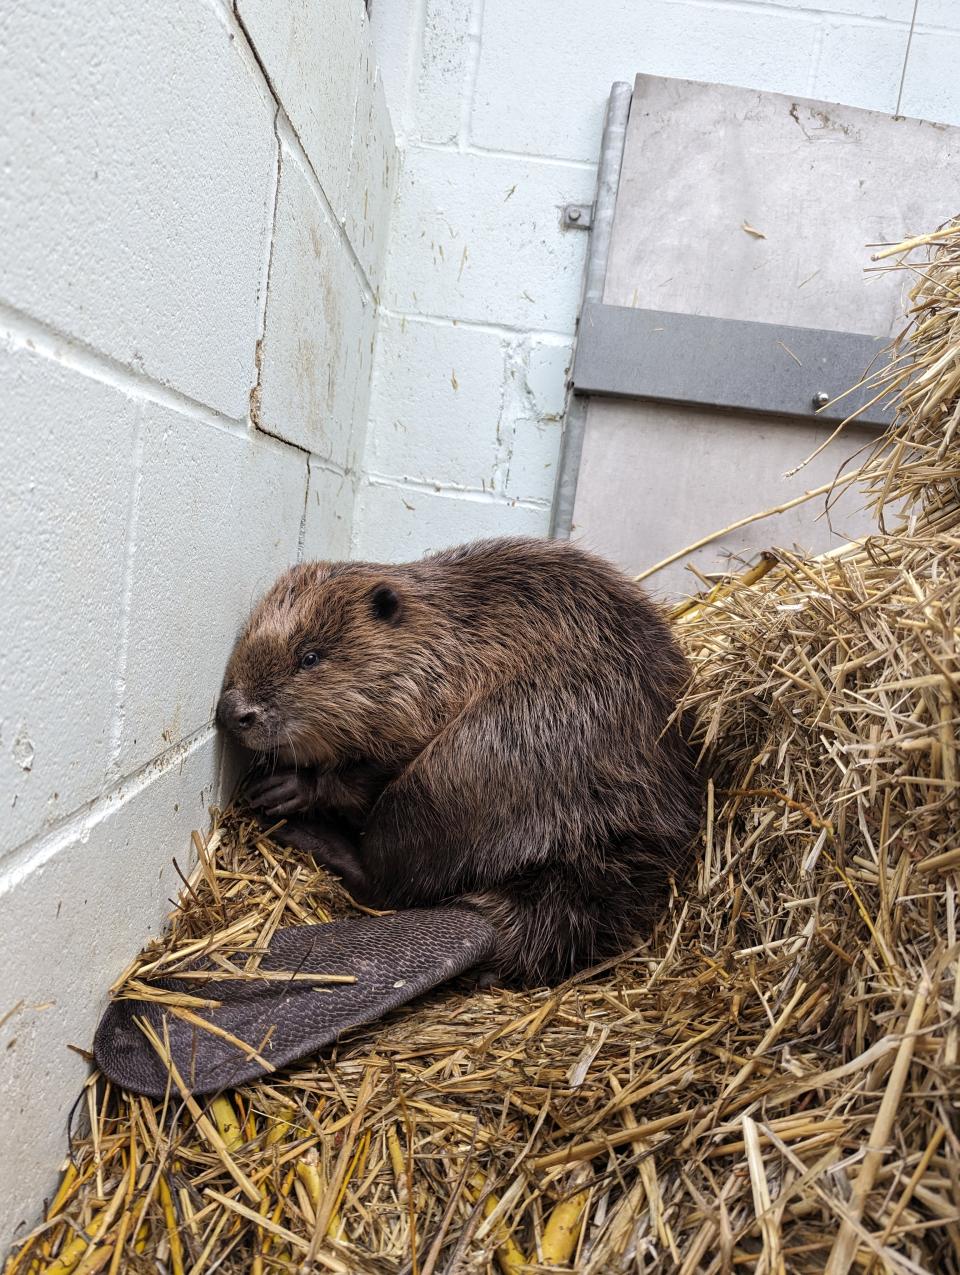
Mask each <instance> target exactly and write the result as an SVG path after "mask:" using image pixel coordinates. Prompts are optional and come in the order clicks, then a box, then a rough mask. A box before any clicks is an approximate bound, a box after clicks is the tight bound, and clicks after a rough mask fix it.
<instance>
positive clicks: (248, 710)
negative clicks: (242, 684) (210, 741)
mask: <svg viewBox="0 0 960 1275" xmlns="http://www.w3.org/2000/svg"><path fill="white" fill-rule="evenodd" d="M260 717H261V713H260V709H259V708H257V706H256V704H251V703H250V702H249V700H247V699H244V697H243V694H242V693H241V692H240V691H238V690H237V689H236V688H234V687H232V688H231V689H230V690H229V691H224V692H223V694H222V695H221V696H220V702H219V704H217V721H218V723H219V724H220V725H221V726H222V727H223V728H224V730H229V731H233V732H234V733H235V734H239V733H242V732H243V731H248V730H250V728H251V727H253V726H256V724H257V723H258V722H259V720H260Z"/></svg>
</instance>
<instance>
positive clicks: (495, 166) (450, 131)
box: [355, 0, 960, 559]
mask: <svg viewBox="0 0 960 1275" xmlns="http://www.w3.org/2000/svg"><path fill="white" fill-rule="evenodd" d="M913 9H914V0H586V2H585V0H523V3H517V2H516V0H374V3H373V14H372V27H373V34H374V39H375V41H376V44H377V49H378V53H379V56H380V60H381V66H382V70H383V75H384V80H385V83H386V88H387V100H388V102H389V104H390V109H391V115H392V117H393V119H394V122H395V125H396V127H397V130H398V135H399V138H400V141H401V149H402V156H401V175H400V182H399V188H398V197H397V200H398V202H397V207H396V210H395V213H394V219H393V231H392V235H391V243H390V250H389V259H388V266H387V275H386V280H385V283H384V287H383V294H382V295H383V301H384V310H383V314H382V316H381V319H380V323H381V333H380V340H379V342H378V353H377V361H376V366H375V369H374V378H373V388H372V393H371V401H370V421H369V427H368V431H367V451H366V455H365V460H364V480H363V484H362V486H361V489H360V496H359V505H358V510H357V519H356V533H355V551H356V552H357V553H358V554H359V555H361V556H368V557H380V558H385V559H397V558H403V557H410V556H416V555H418V554H419V553H421V552H423V551H426V550H428V549H433V548H438V547H440V546H442V545H444V544H452V543H457V542H458V541H461V540H466V539H469V538H470V537H472V536H476V535H482V534H497V533H499V534H507V533H533V534H543V533H545V532H546V531H547V529H548V526H549V514H550V502H551V497H552V492H553V485H554V480H555V469H556V461H557V454H558V450H559V440H560V415H561V413H562V406H563V398H564V380H565V375H566V368H567V366H568V363H569V356H570V348H571V337H572V333H573V331H574V324H575V320H576V313H577V307H578V304H579V297H580V284H581V271H582V265H583V255H584V250H585V247H586V236H585V235H584V234H583V233H582V232H578V231H563V230H561V229H560V217H559V214H560V209H561V207H562V206H563V204H565V203H567V202H569V201H577V202H588V201H590V200H592V198H593V187H594V179H595V160H596V157H597V153H598V149H599V144H600V134H601V130H602V123H603V111H604V107H605V104H606V99H607V95H608V93H609V90H610V85H611V83H612V82H613V81H614V80H618V79H619V80H626V81H628V82H631V83H632V81H633V78H634V76H635V75H636V74H637V73H638V72H646V73H648V74H653V75H666V76H675V77H680V78H687V79H697V80H712V81H717V82H720V83H727V84H737V85H742V86H745V87H748V88H757V89H765V90H769V91H772V92H781V93H793V94H796V95H797V96H803V97H811V98H821V99H823V100H826V101H832V102H842V103H846V104H847V105H850V106H860V107H867V108H872V109H875V110H880V111H889V112H891V113H893V112H894V110H895V109H896V108H897V103H898V98H900V105H899V109H900V112H901V113H902V114H904V115H912V116H919V117H921V118H927V119H932V120H936V121H940V122H943V123H949V124H960V77H958V76H957V74H956V67H957V65H958V59H960V0H918V3H917V14H916V16H917V22H916V26H915V29H914V32H913V39H912V41H911V42H910V53H909V58H907V57H906V54H907V45H908V38H909V35H910V22H911V17H912V15H913ZM905 63H906V68H905V71H904V64H905ZM901 76H903V86H902V94H901ZM652 177H653V178H654V179H656V180H665V181H668V180H669V173H661V174H653V175H652ZM943 211H944V215H948V214H950V213H952V212H954V211H955V210H954V209H944V210H943ZM915 230H916V227H912V226H904V227H903V231H904V232H905V233H910V232H913V231H915Z"/></svg>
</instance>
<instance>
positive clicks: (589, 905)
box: [217, 539, 702, 986]
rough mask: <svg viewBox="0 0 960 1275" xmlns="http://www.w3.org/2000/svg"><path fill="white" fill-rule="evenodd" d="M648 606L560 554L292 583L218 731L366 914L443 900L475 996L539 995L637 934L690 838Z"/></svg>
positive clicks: (270, 610)
mask: <svg viewBox="0 0 960 1275" xmlns="http://www.w3.org/2000/svg"><path fill="white" fill-rule="evenodd" d="M687 671H688V670H687V665H686V662H685V660H684V657H683V655H682V653H681V651H680V649H679V647H678V645H677V643H676V641H675V640H674V638H673V636H672V634H671V632H670V629H669V626H668V624H667V622H666V620H665V618H664V616H663V615H662V614H661V612H660V610H659V609H658V608H657V607H656V606H655V605H654V604H653V603H652V602H651V601H650V599H649V598H648V597H647V596H646V595H645V593H644V592H643V590H642V589H641V588H640V587H639V586H638V585H636V584H634V583H633V581H631V580H630V579H629V578H628V577H627V576H625V575H624V574H623V573H622V572H620V571H619V570H617V569H616V568H615V567H613V566H611V565H610V564H609V563H607V562H605V561H603V560H601V559H600V558H597V557H594V556H593V555H591V554H589V553H587V552H585V551H583V550H582V549H580V548H577V547H575V546H573V545H571V544H569V543H567V542H560V541H548V540H533V539H498V540H487V541H477V542H474V543H472V544H467V545H463V546H461V547H459V548H454V549H448V550H444V551H442V552H439V553H433V554H430V555H429V556H427V557H426V558H424V559H422V560H421V561H418V562H412V563H405V564H402V565H386V564H378V563H367V562H310V563H302V564H300V565H297V566H294V567H291V568H290V569H289V570H288V571H286V572H285V573H284V574H283V575H282V576H281V577H280V578H279V580H277V582H276V583H275V584H274V585H273V587H272V588H271V589H270V590H269V592H268V593H267V594H266V595H265V597H263V599H262V600H261V601H260V602H259V603H258V604H257V605H256V606H255V608H254V610H253V612H252V614H251V616H250V618H249V620H248V621H247V623H246V625H245V626H244V628H243V630H242V632H241V633H240V636H239V637H238V639H237V642H236V645H235V647H234V649H233V652H232V654H231V656H230V659H229V662H228V664H227V669H226V674H225V677H224V682H223V688H222V691H221V694H220V698H219V701H218V706H217V720H218V722H219V724H220V725H221V726H222V727H223V728H224V729H225V730H226V731H228V732H229V733H230V734H231V735H233V736H234V737H235V738H236V739H237V740H238V741H239V742H240V743H241V744H242V745H243V746H244V747H245V748H247V749H250V750H253V751H254V752H256V753H258V754H261V757H262V759H264V760H266V762H267V763H268V765H269V770H268V773H267V774H266V775H263V776H261V778H260V779H259V780H258V781H257V782H256V783H255V784H254V785H253V786H252V787H251V789H250V794H249V795H250V799H251V802H252V804H253V805H254V807H255V808H257V809H258V810H259V811H260V812H261V817H262V818H263V819H264V820H265V821H269V822H276V820H278V819H281V818H286V819H287V820H288V822H287V825H286V828H285V830H284V832H283V833H281V834H280V839H281V840H286V841H288V842H289V843H290V844H292V845H295V846H298V847H301V848H304V849H307V850H309V851H311V852H312V853H313V854H314V855H315V857H316V858H317V860H318V861H319V862H321V863H322V864H323V865H325V866H326V867H327V868H329V869H330V871H331V872H333V873H334V874H335V875H337V876H339V877H340V878H341V879H342V881H343V884H344V886H345V887H346V889H347V890H348V892H349V893H350V894H351V895H352V896H353V897H354V899H355V900H356V901H357V902H359V903H361V904H364V905H367V906H370V907H374V908H407V907H422V906H424V905H441V904H449V903H457V904H461V905H466V906H468V907H470V908H473V909H476V910H478V911H479V912H480V913H481V914H483V915H484V916H485V917H487V918H488V919H489V921H490V922H491V923H492V925H493V928H494V930H495V933H496V947H495V951H494V953H493V956H492V965H491V968H490V971H489V972H488V977H489V976H490V975H491V974H492V976H493V977H496V978H497V979H498V980H501V981H504V982H506V983H509V984H512V985H519V986H531V985H538V984H544V983H547V984H551V983H556V982H559V981H561V980H563V979H564V978H565V977H567V976H568V975H570V974H572V973H574V972H576V971H578V970H581V969H583V968H585V967H587V966H589V965H591V964H593V963H595V962H597V961H599V960H601V959H603V958H605V957H609V956H613V955H615V954H617V953H619V952H621V951H623V950H624V949H625V948H627V947H628V946H630V945H631V944H632V943H633V942H635V941H636V938H637V937H638V936H639V935H641V934H642V933H643V932H644V931H645V930H647V929H648V927H649V926H650V924H651V922H652V921H653V920H654V919H655V917H656V915H657V913H658V911H659V910H660V909H662V907H663V904H664V902H665V899H666V897H667V893H668V889H669V882H670V878H671V876H672V875H674V874H677V873H680V872H681V871H682V870H683V868H684V865H685V864H686V862H687V861H688V857H689V854H690V851H691V847H692V842H693V839H694V837H695V835H696V833H697V830H698V826H699V820H700V810H701V799H702V786H701V780H700V778H699V776H698V773H697V767H696V764H695V758H694V755H693V752H692V750H691V747H690V745H689V743H688V742H687V740H686V738H685V731H684V729H683V723H682V722H681V721H678V720H677V719H676V715H675V709H676V703H677V698H678V695H679V693H680V691H681V688H682V687H683V684H684V682H685V680H686V677H687Z"/></svg>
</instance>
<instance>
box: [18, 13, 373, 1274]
mask: <svg viewBox="0 0 960 1275" xmlns="http://www.w3.org/2000/svg"><path fill="white" fill-rule="evenodd" d="M0 99H2V101H3V102H4V111H3V113H2V116H0V167H2V173H3V178H2V182H0V243H2V244H3V249H2V252H0V422H2V428H0V575H2V578H3V586H4V587H3V599H2V606H0V803H2V808H3V811H4V818H3V820H2V822H0V1056H2V1058H3V1060H4V1066H3V1071H2V1074H0V1125H2V1127H3V1130H4V1145H5V1148H6V1150H5V1153H4V1154H3V1155H2V1156H0V1253H2V1252H3V1250H4V1249H5V1247H6V1244H7V1242H8V1241H9V1240H10V1239H11V1238H12V1237H13V1235H14V1234H15V1232H16V1231H17V1229H18V1228H21V1227H22V1226H23V1225H24V1224H29V1223H31V1222H32V1221H34V1220H35V1216H36V1211H37V1209H38V1207H39V1204H40V1201H41V1199H42V1197H43V1195H44V1193H46V1192H49V1190H50V1189H51V1188H52V1186H53V1184H54V1183H55V1180H56V1171H57V1167H58V1165H59V1163H60V1162H61V1160H62V1157H63V1154H64V1148H65V1145H66V1144H65V1138H64V1134H65V1128H66V1118H67V1112H68V1110H69V1108H70V1106H71V1105H72V1103H73V1102H74V1099H75V1098H76V1096H77V1094H78V1092H79V1091H80V1087H81V1085H82V1083H83V1080H84V1078H85V1076H86V1073H87V1064H86V1063H85V1061H84V1060H83V1058H82V1057H81V1056H80V1055H79V1054H77V1053H75V1052H72V1051H71V1050H70V1048H69V1046H70V1045H76V1046H79V1047H80V1048H83V1049H86V1048H89V1046H90V1043H91V1039H92V1034H93V1029H94V1026H95V1024H96V1021H97V1018H98V1017H99V1014H100V1012H101V1010H102V1008H103V1006H104V1003H105V995H106V989H107V988H108V987H109V985H110V984H111V983H112V982H113V981H114V979H115V978H116V977H117V976H118V975H119V974H120V972H121V971H122V969H123V968H124V966H125V965H126V964H127V963H128V961H129V960H130V958H131V956H132V955H133V954H134V953H135V952H136V951H137V950H138V948H139V947H140V945H141V944H142V943H143V941H144V940H145V939H146V938H147V937H148V936H149V935H150V934H151V933H155V932H156V931H157V929H158V928H159V926H160V924H161V922H162V919H163V917H164V915H165V914H166V912H167V911H168V908H169V903H168V900H169V899H170V898H172V897H174V896H175V894H176V892H177V889H178V881H177V877H176V873H175V871H174V868H173V865H172V861H173V859H174V858H176V859H177V861H178V862H179V863H180V864H181V866H183V867H185V868H186V867H187V866H189V862H190V832H191V830H192V829H194V828H202V827H204V826H205V825H206V822H207V808H208V806H209V805H210V803H211V802H213V801H216V800H219V798H220V785H221V757H220V755H219V750H218V744H217V741H216V738H215V734H214V731H213V727H212V724H211V716H212V708H213V702H214V698H215V695H216V691H217V688H218V684H219V680H220V676H221V674H222V669H223V665H224V662H225V659H226V656H227V653H228V651H229V648H230V645H231V643H232V641H233V638H234V635H235V632H236V630H237V627H238V625H239V623H240V621H241V619H242V618H243V616H244V615H245V613H246V612H247V610H248V608H249V606H250V603H251V602H252V600H253V598H254V597H255V596H256V594H257V592H258V591H259V590H260V589H262V588H264V587H265V586H266V585H267V584H268V583H269V582H270V580H271V579H272V578H273V577H274V576H275V574H276V573H277V572H278V571H280V570H281V569H282V568H283V567H284V566H286V565H287V564H289V563H290V562H292V561H295V560H296V559H297V558H298V557H300V556H303V555H310V556H318V557H319V556H329V557H339V556H343V555H344V554H345V553H347V552H348V551H349V548H350V540H351V534H352V519H353V510H354V503H355V492H356V486H357V481H358V467H359V460H360V457H361V455H362V450H363V443H364V433H365V428H366V419H367V408H368V399H369V385H370V374H371V366H372V353H373V344H374V340H375V311H376V297H377V295H378V292H379V290H380V289H381V287H382V276H383V266H384V255H385V250H386V243H387V236H388V228H389V217H390V209H391V205H392V201H393V192H394V187H395V182H396V172H397V164H396V148H395V143H394V138H393V132H392V127H391V124H390V118H389V114H388V111H387V108H386V101H385V96H384V89H383V84H382V81H381V79H380V77H379V74H378V72H377V69H376V60H375V56H374V53H373V48H372V43H371V38H370V32H369V26H368V23H367V19H366V14H365V9H364V4H363V0H329V2H327V0H309V2H308V0H269V3H268V2H267V0H237V5H236V8H235V9H234V8H232V7H231V6H230V5H229V4H228V3H227V2H226V0H223V2H221V0H167V3H165V4H162V5H152V6H151V5H146V6H134V7H133V8H130V7H129V6H117V5H115V4H111V3H109V2H108V0H84V2H83V3H80V0H58V2H57V3H56V4H52V5H51V4H49V3H44V2H43V0H24V2H23V3H21V4H18V5H15V6H10V7H9V11H5V12H4V14H3V16H2V17H0Z"/></svg>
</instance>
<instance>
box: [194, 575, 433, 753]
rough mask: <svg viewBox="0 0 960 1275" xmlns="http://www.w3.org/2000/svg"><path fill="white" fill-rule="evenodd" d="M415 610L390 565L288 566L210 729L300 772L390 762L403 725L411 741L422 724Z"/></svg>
mask: <svg viewBox="0 0 960 1275" xmlns="http://www.w3.org/2000/svg"><path fill="white" fill-rule="evenodd" d="M423 607H424V604H423V602H422V601H421V600H420V599H419V598H418V597H417V596H416V594H415V592H414V590H413V589H412V588H411V587H410V586H409V583H408V581H406V580H403V579H401V578H400V577H399V576H397V577H395V578H392V577H391V573H390V568H389V567H377V566H369V565H367V564H363V563H326V562H315V563H306V564H303V565H301V566H296V567H292V568H291V569H290V570H289V571H287V572H285V573H284V574H283V575H282V576H281V577H280V579H279V580H278V581H277V583H276V584H275V585H274V586H273V588H272V589H270V591H269V592H268V593H267V594H266V596H265V597H264V598H263V599H262V600H261V601H260V602H259V603H258V604H257V605H256V606H255V607H254V609H253V612H252V614H251V616H250V618H249V620H248V621H247V623H246V625H245V626H244V628H243V631H242V632H241V634H240V636H239V637H238V638H237V641H236V644H235V646H234V648H233V652H232V654H231V656H230V659H229V662H228V664H227V670H226V674H225V676H224V679H223V688H222V690H221V694H220V700H219V703H218V705H217V722H218V723H219V725H220V726H222V727H223V728H224V729H225V730H227V731H229V732H230V734H231V735H233V736H234V737H235V738H236V739H237V740H238V741H239V742H240V743H241V744H243V745H244V747H246V748H250V749H254V750H256V751H259V752H264V753H270V754H273V755H275V756H278V757H280V758H282V759H283V760H285V761H288V762H291V763H293V764H294V765H296V766H305V765H319V766H333V765H336V764H337V763H338V762H339V761H343V760H346V759H348V758H350V757H357V756H364V757H375V758H376V757H382V758H383V759H384V760H395V759H396V756H397V751H398V748H400V739H398V735H399V736H401V737H402V736H403V734H404V726H403V723H404V721H405V720H406V721H407V722H408V723H410V725H408V726H407V728H406V733H407V735H409V734H411V726H413V725H415V723H416V722H417V719H418V718H420V719H422V717H423V715H424V714H423V705H422V703H421V702H420V694H419V689H418V683H422V679H418V678H417V676H416V675H415V672H414V669H415V668H416V667H421V668H422V666H423V655H424V649H423V648H424V643H423V641H422V637H421V636H420V634H418V632H417V627H418V626H417V620H418V618H420V617H422V613H423ZM420 633H421V634H422V629H421V630H420ZM413 733H414V734H415V733H416V732H415V731H414V732H413ZM421 746H422V745H421ZM401 751H403V750H402V748H401Z"/></svg>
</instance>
